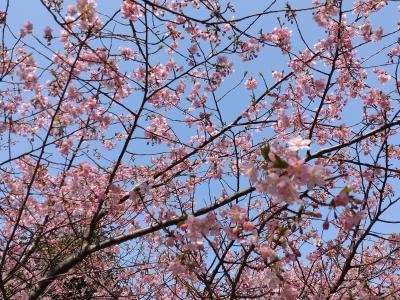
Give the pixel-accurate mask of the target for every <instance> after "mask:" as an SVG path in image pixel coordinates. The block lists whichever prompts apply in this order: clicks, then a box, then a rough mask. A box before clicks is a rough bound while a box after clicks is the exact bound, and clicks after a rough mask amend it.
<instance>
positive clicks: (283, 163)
mask: <svg viewBox="0 0 400 300" xmlns="http://www.w3.org/2000/svg"><path fill="white" fill-rule="evenodd" d="M288 166H289V164H288V163H287V162H286V161H284V160H283V159H282V158H280V157H279V156H278V155H276V154H275V161H274V162H273V163H272V167H273V168H277V169H286V168H287V167H288Z"/></svg>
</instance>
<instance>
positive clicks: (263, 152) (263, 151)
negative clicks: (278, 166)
mask: <svg viewBox="0 0 400 300" xmlns="http://www.w3.org/2000/svg"><path fill="white" fill-rule="evenodd" d="M269 152H270V148H269V145H267V146H266V147H262V148H261V155H262V156H263V157H264V159H265V160H266V161H269V157H268V155H269Z"/></svg>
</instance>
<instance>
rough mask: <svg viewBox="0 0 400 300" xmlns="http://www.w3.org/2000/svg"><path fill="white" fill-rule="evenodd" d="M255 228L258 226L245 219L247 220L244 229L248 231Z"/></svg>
mask: <svg viewBox="0 0 400 300" xmlns="http://www.w3.org/2000/svg"><path fill="white" fill-rule="evenodd" d="M254 228H256V227H255V226H254V224H253V223H251V222H250V221H245V222H243V229H244V230H246V231H252V230H253V229H254Z"/></svg>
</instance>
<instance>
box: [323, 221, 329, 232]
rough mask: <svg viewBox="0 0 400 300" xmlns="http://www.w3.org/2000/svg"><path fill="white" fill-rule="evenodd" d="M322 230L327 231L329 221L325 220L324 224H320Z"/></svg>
mask: <svg viewBox="0 0 400 300" xmlns="http://www.w3.org/2000/svg"><path fill="white" fill-rule="evenodd" d="M322 228H323V229H324V230H328V229H329V221H328V220H325V222H324V223H323V224H322Z"/></svg>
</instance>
